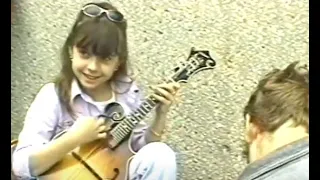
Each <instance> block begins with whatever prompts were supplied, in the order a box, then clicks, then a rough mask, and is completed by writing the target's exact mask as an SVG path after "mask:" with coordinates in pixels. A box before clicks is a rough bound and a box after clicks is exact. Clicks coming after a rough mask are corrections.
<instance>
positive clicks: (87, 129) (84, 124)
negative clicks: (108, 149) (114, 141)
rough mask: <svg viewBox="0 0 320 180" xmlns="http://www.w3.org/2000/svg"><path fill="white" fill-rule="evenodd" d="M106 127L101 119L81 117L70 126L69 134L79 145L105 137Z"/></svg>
mask: <svg viewBox="0 0 320 180" xmlns="http://www.w3.org/2000/svg"><path fill="white" fill-rule="evenodd" d="M107 130H108V129H107V126H106V123H105V120H104V119H103V118H99V119H97V118H95V117H81V118H79V119H77V120H76V121H75V123H74V124H73V125H72V127H71V128H70V130H69V131H68V132H69V133H72V137H74V139H75V140H76V141H77V142H78V144H79V145H81V144H85V143H89V142H92V141H94V140H97V139H103V138H106V137H107V132H106V131H107Z"/></svg>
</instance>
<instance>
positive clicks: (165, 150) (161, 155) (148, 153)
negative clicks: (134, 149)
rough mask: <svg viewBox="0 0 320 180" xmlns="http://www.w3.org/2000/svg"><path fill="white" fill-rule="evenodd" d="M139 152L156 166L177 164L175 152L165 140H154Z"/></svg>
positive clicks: (173, 165) (173, 166)
mask: <svg viewBox="0 0 320 180" xmlns="http://www.w3.org/2000/svg"><path fill="white" fill-rule="evenodd" d="M138 154H141V155H142V156H143V159H145V160H146V161H148V162H149V163H152V164H156V166H163V165H164V166H165V167H168V166H171V167H172V168H175V166H176V154H175V152H174V151H173V150H172V149H171V148H170V147H169V146H168V145H167V144H165V143H163V142H152V143H149V144H147V145H145V146H144V147H143V148H141V149H140V151H139V152H138Z"/></svg>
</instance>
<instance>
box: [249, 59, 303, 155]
mask: <svg viewBox="0 0 320 180" xmlns="http://www.w3.org/2000/svg"><path fill="white" fill-rule="evenodd" d="M244 117H245V119H246V141H247V143H248V145H249V159H250V161H254V160H256V159H259V158H261V157H262V156H264V155H266V153H269V152H270V151H273V150H275V149H277V148H279V147H281V146H283V145H285V143H289V142H290V141H294V140H295V139H296V140H298V139H299V137H300V136H303V135H305V134H308V132H309V71H308V69H307V66H306V65H300V64H299V63H298V62H294V63H291V64H290V65H289V66H288V67H287V68H285V69H284V70H279V69H275V70H273V71H272V72H270V73H268V74H266V75H265V77H264V78H263V79H261V80H260V81H259V83H258V86H257V87H256V90H255V91H254V92H253V94H252V95H251V97H250V99H249V101H248V103H247V105H246V107H245V109H244ZM280 134H281V136H283V137H281V136H279V135H280ZM279 137H281V138H282V139H281V138H279ZM289 137H290V138H289ZM300 138H301V137H300ZM281 143H282V144H281Z"/></svg>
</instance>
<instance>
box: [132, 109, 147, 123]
mask: <svg viewBox="0 0 320 180" xmlns="http://www.w3.org/2000/svg"><path fill="white" fill-rule="evenodd" d="M133 116H134V117H135V118H137V119H138V120H139V121H140V120H141V119H142V118H143V117H144V116H143V115H142V114H140V113H139V112H137V111H136V112H134V114H133Z"/></svg>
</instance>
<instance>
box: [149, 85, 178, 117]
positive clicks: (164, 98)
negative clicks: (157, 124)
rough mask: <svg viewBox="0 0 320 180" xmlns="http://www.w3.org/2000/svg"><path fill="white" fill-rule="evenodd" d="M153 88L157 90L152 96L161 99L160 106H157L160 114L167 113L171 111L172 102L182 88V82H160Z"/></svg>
mask: <svg viewBox="0 0 320 180" xmlns="http://www.w3.org/2000/svg"><path fill="white" fill-rule="evenodd" d="M151 89H152V90H153V91H154V92H155V93H154V94H152V95H151V96H152V97H154V98H155V99H156V100H158V101H160V104H159V106H158V107H157V108H156V112H157V113H160V114H166V113H167V112H168V111H169V109H170V107H171V105H172V103H173V102H175V97H176V93H177V91H178V90H179V89H180V84H179V83H167V84H159V85H157V86H154V87H151Z"/></svg>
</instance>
